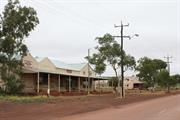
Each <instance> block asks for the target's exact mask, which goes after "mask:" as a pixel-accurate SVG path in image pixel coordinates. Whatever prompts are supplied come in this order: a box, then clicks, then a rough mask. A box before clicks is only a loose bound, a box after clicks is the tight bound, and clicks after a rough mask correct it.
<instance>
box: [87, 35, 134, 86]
mask: <svg viewBox="0 0 180 120" xmlns="http://www.w3.org/2000/svg"><path fill="white" fill-rule="evenodd" d="M96 40H97V41H98V46H96V47H95V49H96V50H97V53H96V54H93V55H92V56H91V57H86V58H87V59H88V60H89V62H90V63H91V64H92V65H94V66H95V71H96V72H97V73H98V74H102V73H103V72H104V71H105V69H106V66H108V65H110V66H111V67H112V68H113V70H114V72H115V76H116V78H115V79H114V81H115V82H114V83H113V84H114V86H115V88H116V87H117V85H118V84H120V82H119V81H120V80H119V77H118V69H119V68H120V66H121V63H122V62H123V65H124V67H125V70H128V69H131V70H132V69H133V68H134V67H135V64H136V61H135V59H134V57H132V56H130V55H126V53H125V51H121V46H120V44H119V43H118V42H117V41H116V40H115V39H114V37H113V36H112V35H110V34H105V35H104V36H102V37H97V38H96ZM122 55H123V56H124V60H123V61H121V56H122ZM112 82H113V80H112Z"/></svg>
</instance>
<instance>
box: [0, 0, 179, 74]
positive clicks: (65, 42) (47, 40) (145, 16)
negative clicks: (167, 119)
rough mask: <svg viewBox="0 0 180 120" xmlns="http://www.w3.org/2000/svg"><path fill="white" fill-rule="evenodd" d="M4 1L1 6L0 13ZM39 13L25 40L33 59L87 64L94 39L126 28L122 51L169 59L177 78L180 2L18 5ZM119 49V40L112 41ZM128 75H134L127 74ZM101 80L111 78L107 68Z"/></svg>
mask: <svg viewBox="0 0 180 120" xmlns="http://www.w3.org/2000/svg"><path fill="white" fill-rule="evenodd" d="M6 3H7V0H0V13H2V11H3V7H4V5H5V4H6ZM21 3H22V5H26V6H31V7H33V8H34V9H35V10H36V11H37V15H38V17H39V20H40V24H39V25H38V26H37V27H36V28H35V30H34V31H32V32H31V34H30V36H29V37H28V38H26V39H25V43H26V45H27V46H28V48H29V51H30V53H31V54H32V55H33V56H40V57H51V58H55V59H59V60H61V61H64V62H67V63H81V62H86V60H85V59H84V57H85V56H87V54H88V49H89V48H90V49H91V54H93V53H94V52H95V49H94V47H95V46H96V45H97V41H96V40H95V38H96V37H99V36H103V35H104V34H106V33H110V34H112V35H120V29H119V28H114V24H116V25H119V24H120V23H121V21H122V22H123V23H124V24H128V23H129V27H126V28H124V34H125V35H130V36H131V35H133V34H139V37H136V38H135V37H134V38H133V39H131V40H128V39H124V49H125V51H126V52H127V53H128V54H130V55H132V56H134V57H135V58H136V60H138V59H139V58H141V57H144V56H147V57H150V58H158V59H162V60H165V58H164V57H165V56H167V55H169V56H172V59H171V61H172V63H171V74H176V73H179V74H180V0H21ZM116 40H117V41H119V43H120V39H116ZM125 74H126V75H132V74H135V73H134V72H130V71H128V72H126V73H125ZM103 75H105V76H111V75H114V72H113V70H112V69H111V67H108V68H107V70H106V72H105V73H104V74H103Z"/></svg>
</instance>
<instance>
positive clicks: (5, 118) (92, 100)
mask: <svg viewBox="0 0 180 120" xmlns="http://www.w3.org/2000/svg"><path fill="white" fill-rule="evenodd" d="M175 94H180V92H176V93H169V94H143V95H142V94H141V95H140V94H128V95H127V96H126V98H125V99H120V98H117V97H116V96H115V95H114V94H105V95H101V96H99V95H90V96H73V97H62V98H59V99H58V100H56V101H52V102H48V103H12V102H0V120H51V119H54V118H59V119H60V118H62V117H64V116H68V115H74V114H79V113H84V112H90V111H95V110H99V109H104V108H111V107H120V106H121V105H125V104H130V103H135V102H141V101H145V100H150V99H154V98H159V97H164V96H170V95H175Z"/></svg>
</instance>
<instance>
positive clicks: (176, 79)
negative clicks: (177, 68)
mask: <svg viewBox="0 0 180 120" xmlns="http://www.w3.org/2000/svg"><path fill="white" fill-rule="evenodd" d="M170 79H171V80H172V82H171V84H170V85H171V86H173V87H179V85H180V75H179V74H176V75H172V76H170Z"/></svg>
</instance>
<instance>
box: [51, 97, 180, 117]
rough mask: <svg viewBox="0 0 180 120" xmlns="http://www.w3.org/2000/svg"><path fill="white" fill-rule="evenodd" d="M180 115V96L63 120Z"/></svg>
mask: <svg viewBox="0 0 180 120" xmlns="http://www.w3.org/2000/svg"><path fill="white" fill-rule="evenodd" d="M179 113H180V95H176V96H171V97H164V98H159V99H155V100H150V101H146V102H141V103H136V104H129V105H126V106H123V107H121V108H118V107H117V108H109V109H104V110H100V111H95V112H89V113H85V114H78V115H74V116H68V117H65V118H63V119H61V120H100V119H102V120H180V114H179ZM53 120H60V119H59V118H56V119H53Z"/></svg>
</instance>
